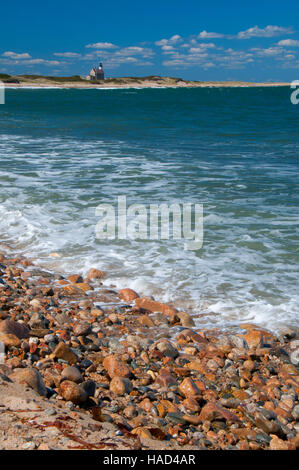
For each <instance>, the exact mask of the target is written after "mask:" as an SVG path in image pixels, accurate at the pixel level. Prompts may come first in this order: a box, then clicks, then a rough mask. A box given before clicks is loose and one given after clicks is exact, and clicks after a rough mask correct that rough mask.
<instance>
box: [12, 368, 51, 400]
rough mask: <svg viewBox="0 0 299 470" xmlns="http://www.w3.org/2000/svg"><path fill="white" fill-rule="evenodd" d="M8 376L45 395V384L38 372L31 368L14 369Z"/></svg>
mask: <svg viewBox="0 0 299 470" xmlns="http://www.w3.org/2000/svg"><path fill="white" fill-rule="evenodd" d="M9 378H10V379H11V380H12V381H14V382H17V383H19V384H24V385H27V386H28V387H30V388H32V389H33V390H35V392H36V393H38V394H39V395H42V396H46V395H47V390H46V386H45V384H44V381H43V379H42V376H41V375H40V373H39V372H38V371H37V370H36V369H33V368H26V369H15V370H14V371H13V373H12V374H10V376H9Z"/></svg>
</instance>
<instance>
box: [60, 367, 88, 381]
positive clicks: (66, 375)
mask: <svg viewBox="0 0 299 470" xmlns="http://www.w3.org/2000/svg"><path fill="white" fill-rule="evenodd" d="M61 378H62V379H63V380H70V381H71V382H75V383H77V384H79V383H81V382H83V377H82V374H81V372H80V371H79V369H78V368H77V367H73V366H67V367H66V368H65V369H63V371H62V373H61Z"/></svg>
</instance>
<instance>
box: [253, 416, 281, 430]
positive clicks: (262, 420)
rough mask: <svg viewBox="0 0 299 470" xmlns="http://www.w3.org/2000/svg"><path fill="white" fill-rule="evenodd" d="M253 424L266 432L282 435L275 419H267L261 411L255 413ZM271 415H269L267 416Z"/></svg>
mask: <svg viewBox="0 0 299 470" xmlns="http://www.w3.org/2000/svg"><path fill="white" fill-rule="evenodd" d="M254 417H255V425H256V426H257V427H258V428H260V429H261V430H262V431H264V432H265V433H266V434H278V435H283V433H282V429H281V426H280V425H279V424H278V422H277V421H276V420H273V419H272V420H271V421H270V419H268V418H267V417H266V416H264V414H263V413H261V412H257V413H255V416H254ZM269 417H271V416H269Z"/></svg>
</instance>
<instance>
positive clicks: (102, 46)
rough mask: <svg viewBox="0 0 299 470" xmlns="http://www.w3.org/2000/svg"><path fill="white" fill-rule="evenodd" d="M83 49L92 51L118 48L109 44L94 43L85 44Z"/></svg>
mask: <svg viewBox="0 0 299 470" xmlns="http://www.w3.org/2000/svg"><path fill="white" fill-rule="evenodd" d="M85 47H88V48H92V49H115V48H117V47H118V46H116V45H115V44H112V43H111V42H95V43H94V44H87V46H85Z"/></svg>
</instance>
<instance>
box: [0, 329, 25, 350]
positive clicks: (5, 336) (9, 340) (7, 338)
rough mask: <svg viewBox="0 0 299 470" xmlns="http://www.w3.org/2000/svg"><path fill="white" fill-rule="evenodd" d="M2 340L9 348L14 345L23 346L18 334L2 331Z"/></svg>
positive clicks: (0, 338) (0, 336)
mask: <svg viewBox="0 0 299 470" xmlns="http://www.w3.org/2000/svg"><path fill="white" fill-rule="evenodd" d="M0 341H1V343H3V344H4V346H5V347H7V349H10V348H13V347H15V348H19V347H20V346H21V340H20V339H19V338H18V337H17V336H16V335H12V334H9V333H0Z"/></svg>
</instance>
